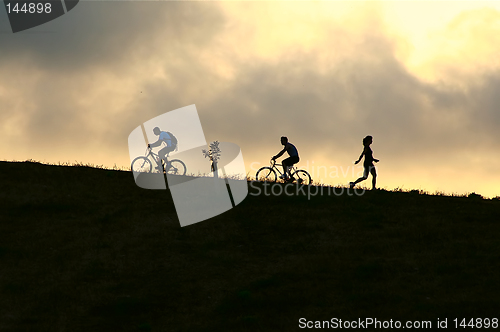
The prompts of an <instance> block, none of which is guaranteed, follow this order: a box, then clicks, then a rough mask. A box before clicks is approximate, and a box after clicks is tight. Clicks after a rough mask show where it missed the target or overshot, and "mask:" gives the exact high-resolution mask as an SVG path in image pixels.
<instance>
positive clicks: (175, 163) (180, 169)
mask: <svg viewBox="0 0 500 332" xmlns="http://www.w3.org/2000/svg"><path fill="white" fill-rule="evenodd" d="M168 166H169V167H168V169H167V174H170V175H186V171H187V169H186V165H184V162H182V161H181V160H179V159H174V160H170V161H169V163H168Z"/></svg>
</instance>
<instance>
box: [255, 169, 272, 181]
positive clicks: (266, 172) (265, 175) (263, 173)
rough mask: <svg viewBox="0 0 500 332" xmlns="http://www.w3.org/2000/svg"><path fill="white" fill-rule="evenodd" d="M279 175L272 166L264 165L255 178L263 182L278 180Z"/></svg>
mask: <svg viewBox="0 0 500 332" xmlns="http://www.w3.org/2000/svg"><path fill="white" fill-rule="evenodd" d="M276 179H277V176H276V172H275V171H274V169H272V168H271V167H262V168H261V169H259V170H258V171H257V173H256V174H255V180H257V181H263V182H276Z"/></svg>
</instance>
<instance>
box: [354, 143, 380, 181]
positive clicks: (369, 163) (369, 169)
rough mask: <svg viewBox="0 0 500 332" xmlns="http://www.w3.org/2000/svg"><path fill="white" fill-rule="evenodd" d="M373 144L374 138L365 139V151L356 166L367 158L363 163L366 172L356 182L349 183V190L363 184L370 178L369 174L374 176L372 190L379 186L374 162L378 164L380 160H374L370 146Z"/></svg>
mask: <svg viewBox="0 0 500 332" xmlns="http://www.w3.org/2000/svg"><path fill="white" fill-rule="evenodd" d="M372 143H373V137H371V136H366V137H365V138H363V145H364V149H363V152H362V153H361V155H360V156H359V159H358V160H356V161H355V162H354V164H358V163H359V161H360V160H361V158H363V156H365V161H364V162H363V166H364V168H365V169H364V171H363V176H362V177H360V178H359V179H357V180H356V181H354V182H349V188H351V189H353V188H354V186H355V185H356V184H357V183H359V182H361V181H364V180H366V179H367V178H368V174H370V173H371V174H372V189H376V184H377V171H376V170H375V166H374V165H373V162H376V163H378V162H379V160H378V159H375V158H373V151H372V149H371V148H370V145H371V144H372Z"/></svg>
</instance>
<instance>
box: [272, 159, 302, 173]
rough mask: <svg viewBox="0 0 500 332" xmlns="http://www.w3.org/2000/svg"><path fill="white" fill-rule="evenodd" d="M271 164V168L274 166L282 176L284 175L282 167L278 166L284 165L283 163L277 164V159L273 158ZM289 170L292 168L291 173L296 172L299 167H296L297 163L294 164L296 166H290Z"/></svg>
mask: <svg viewBox="0 0 500 332" xmlns="http://www.w3.org/2000/svg"><path fill="white" fill-rule="evenodd" d="M270 166H271V168H272V169H273V170H274V171H275V172H277V173H278V174H279V175H280V176H282V175H283V173H282V172H281V171H280V169H279V168H278V166H283V164H276V160H273V159H271V165H270ZM289 170H290V173H294V172H296V171H297V167H295V165H294V166H292V167H289Z"/></svg>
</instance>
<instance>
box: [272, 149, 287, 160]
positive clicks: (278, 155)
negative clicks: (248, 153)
mask: <svg viewBox="0 0 500 332" xmlns="http://www.w3.org/2000/svg"><path fill="white" fill-rule="evenodd" d="M285 151H286V147H285V148H284V149H283V150H281V151H280V152H279V153H278V154H277V155H275V156H274V157H273V159H277V158H279V157H281V156H282V155H283V153H285Z"/></svg>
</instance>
